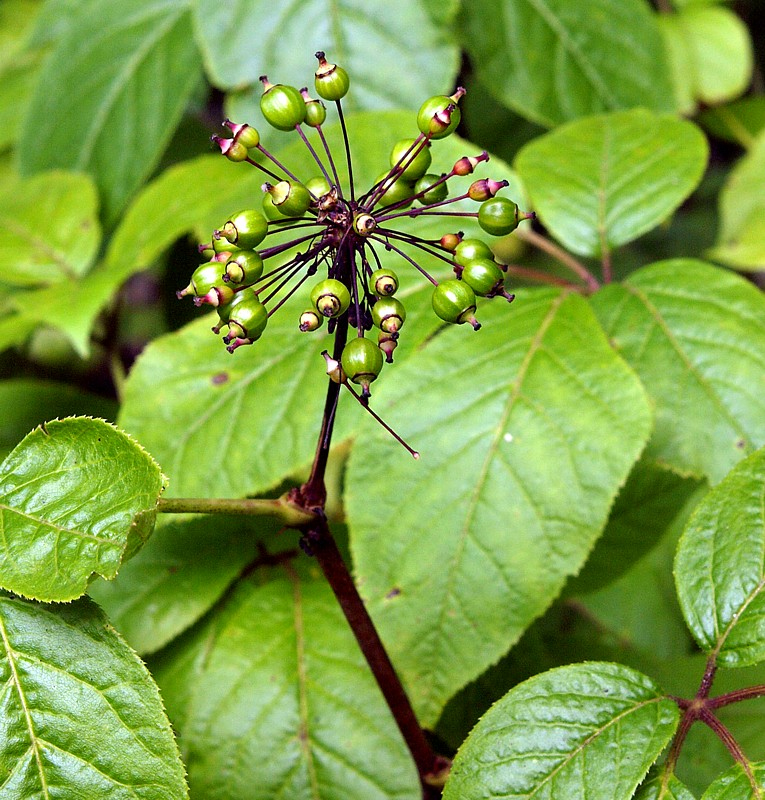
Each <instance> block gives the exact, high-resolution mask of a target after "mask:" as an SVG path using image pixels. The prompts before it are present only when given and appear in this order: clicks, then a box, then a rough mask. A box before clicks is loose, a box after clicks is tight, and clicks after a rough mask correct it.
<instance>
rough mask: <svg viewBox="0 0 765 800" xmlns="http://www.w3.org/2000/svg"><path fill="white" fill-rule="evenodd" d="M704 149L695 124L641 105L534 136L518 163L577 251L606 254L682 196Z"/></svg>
mask: <svg viewBox="0 0 765 800" xmlns="http://www.w3.org/2000/svg"><path fill="white" fill-rule="evenodd" d="M707 149H708V148H707V144H706V140H705V139H704V136H703V135H702V133H701V131H699V129H698V128H696V126H695V125H693V124H692V123H690V122H686V121H685V120H681V119H676V118H674V117H670V116H665V115H658V114H653V113H651V112H649V111H645V110H643V109H638V110H635V111H622V112H618V113H613V114H602V115H599V116H596V117H590V118H588V119H583V120H578V121H576V122H572V123H570V124H568V125H565V126H563V127H561V128H558V129H556V130H555V131H552V132H551V133H548V134H546V135H545V136H541V137H539V138H537V139H534V141H532V142H530V143H529V144H528V145H526V146H525V147H524V148H523V149H522V150H521V152H520V153H519V154H518V157H517V158H516V161H515V166H516V169H517V170H518V172H519V174H520V176H521V179H522V180H523V182H524V185H525V187H526V189H527V191H528V192H529V195H530V197H531V202H532V205H533V207H534V210H535V211H536V212H537V214H539V216H540V218H541V219H542V222H543V223H544V224H545V225H546V226H547V227H548V228H549V230H550V232H551V233H552V234H553V235H554V236H555V237H556V238H557V239H558V240H560V241H561V242H562V243H563V244H564V245H565V246H566V247H567V248H568V249H570V250H573V251H574V252H575V253H578V254H580V255H584V256H602V255H603V254H604V253H608V252H609V251H610V250H612V249H613V248H615V247H618V246H620V245H623V244H626V243H627V242H630V241H632V240H633V239H636V238H637V237H638V236H640V235H641V234H643V233H646V232H647V231H649V230H651V228H654V227H655V226H656V225H658V224H659V223H660V222H662V221H663V220H664V219H666V218H667V217H668V216H669V215H670V214H671V213H672V212H673V211H674V210H675V209H676V208H677V207H678V206H679V205H680V203H681V202H682V201H683V200H685V198H686V197H687V196H688V195H689V194H690V193H691V192H692V191H693V189H695V188H696V185H697V184H698V182H699V180H701V176H702V174H703V172H704V168H705V166H706V160H707Z"/></svg>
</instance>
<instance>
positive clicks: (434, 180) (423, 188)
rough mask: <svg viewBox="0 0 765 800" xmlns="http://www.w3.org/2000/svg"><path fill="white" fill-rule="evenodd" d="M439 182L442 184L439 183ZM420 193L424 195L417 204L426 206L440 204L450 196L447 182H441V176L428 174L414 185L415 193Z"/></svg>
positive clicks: (418, 199)
mask: <svg viewBox="0 0 765 800" xmlns="http://www.w3.org/2000/svg"><path fill="white" fill-rule="evenodd" d="M439 181H441V182H440V183H439ZM434 184H435V186H434ZM431 187H433V188H431ZM420 192H422V193H423V194H422V197H418V198H417V202H418V203H422V205H424V206H429V205H431V204H432V203H440V202H442V201H443V200H446V198H447V196H448V195H449V187H448V186H447V185H446V181H443V180H441V176H440V175H433V174H432V173H427V174H425V175H423V176H422V177H421V178H420V179H419V180H418V181H417V183H415V184H414V193H415V194H416V195H417V194H420Z"/></svg>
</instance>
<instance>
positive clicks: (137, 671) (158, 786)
mask: <svg viewBox="0 0 765 800" xmlns="http://www.w3.org/2000/svg"><path fill="white" fill-rule="evenodd" d="M0 643H1V647H0V675H1V676H2V684H3V724H2V726H0V785H1V786H2V796H3V797H7V798H20V797H28V798H32V797H39V798H43V797H45V798H47V797H54V796H59V797H72V798H74V797H83V798H84V797H88V798H96V797H109V798H115V800H128V798H136V797H140V798H142V800H170V798H172V800H182V798H187V797H188V793H187V790H186V784H185V781H184V770H183V765H182V764H181V761H180V758H179V754H178V749H177V747H176V744H175V742H174V740H173V734H172V731H171V730H170V724H169V722H168V721H167V717H166V716H165V714H164V711H163V710H162V701H161V700H160V697H159V694H158V692H157V687H156V686H155V685H154V682H153V681H152V679H151V677H150V675H149V673H148V672H147V670H146V668H145V667H144V665H143V664H142V663H141V661H140V659H138V657H137V656H136V655H135V653H133V652H132V651H131V650H130V649H129V648H128V647H127V645H125V643H124V642H123V641H122V640H121V639H120V638H119V636H117V635H116V634H115V632H114V630H113V629H112V628H111V626H110V625H109V623H108V622H107V621H106V619H105V617H104V615H103V613H102V612H101V611H99V609H98V608H97V607H96V606H95V605H94V604H93V603H91V602H90V601H88V600H85V599H83V600H79V601H78V602H77V603H74V604H73V605H71V606H43V605H38V604H37V603H30V602H26V601H23V600H20V599H12V598H10V597H3V596H0Z"/></svg>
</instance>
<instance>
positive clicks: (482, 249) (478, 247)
mask: <svg viewBox="0 0 765 800" xmlns="http://www.w3.org/2000/svg"><path fill="white" fill-rule="evenodd" d="M476 258H488V259H491V260H493V259H494V253H493V252H492V250H491V248H490V247H489V245H488V244H486V242H484V241H481V239H463V240H462V241H461V242H460V243H459V244H458V245H457V246H456V247H455V248H454V260H455V261H456V262H457V263H458V264H461V265H462V266H463V267H464V266H465V264H467V263H468V261H475V259H476Z"/></svg>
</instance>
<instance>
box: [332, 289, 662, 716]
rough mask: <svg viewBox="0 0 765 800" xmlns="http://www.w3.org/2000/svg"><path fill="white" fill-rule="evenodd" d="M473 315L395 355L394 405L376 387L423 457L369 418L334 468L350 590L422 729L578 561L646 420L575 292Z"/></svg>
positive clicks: (389, 415) (382, 407)
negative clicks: (342, 493) (341, 488)
mask: <svg viewBox="0 0 765 800" xmlns="http://www.w3.org/2000/svg"><path fill="white" fill-rule="evenodd" d="M480 317H481V319H482V320H483V321H484V327H483V328H482V330H481V331H480V333H479V334H477V335H472V334H471V332H470V331H466V330H465V329H464V328H459V329H450V330H446V331H443V332H442V333H440V334H439V335H438V336H437V337H435V338H434V339H433V340H432V341H431V342H430V344H429V345H428V346H427V347H426V348H425V349H424V350H423V351H422V353H420V354H418V357H417V359H416V360H415V359H414V358H412V359H410V361H408V362H407V363H405V364H403V365H401V367H399V368H398V374H397V378H398V380H397V383H396V384H395V387H394V390H393V392H394V394H395V396H396V398H397V401H394V402H391V401H390V400H388V401H387V402H386V398H390V397H391V394H387V393H386V389H387V387H386V386H383V387H381V389H380V391H379V395H380V400H381V401H382V402H381V403H380V402H378V403H377V404H376V406H375V407H376V408H377V410H378V412H381V413H382V414H383V416H384V417H385V418H386V419H388V421H389V422H391V423H393V424H394V425H395V427H396V429H397V430H398V431H399V433H401V434H402V435H403V436H404V437H405V438H406V439H408V440H409V441H410V442H411V443H412V444H413V445H414V446H415V447H416V448H417V449H418V450H419V451H420V452H421V454H422V458H421V459H420V460H419V461H417V462H415V461H413V460H412V461H410V460H409V459H408V458H406V457H405V455H404V453H403V451H401V450H400V448H399V446H398V445H397V444H396V442H394V441H392V440H391V438H390V437H389V436H387V435H383V434H384V432H382V431H378V430H377V429H376V428H373V427H372V426H371V425H367V426H365V428H364V429H363V435H362V436H360V437H359V439H357V441H356V442H355V444H354V448H353V450H352V452H351V458H350V461H349V465H348V475H347V480H346V485H347V490H346V494H347V509H348V519H349V524H350V528H351V547H352V552H353V555H354V562H355V565H356V573H357V577H358V582H359V586H360V589H361V592H362V594H363V595H364V596H365V599H366V601H367V603H368V605H369V608H370V611H371V613H372V615H373V617H374V619H375V622H376V624H377V625H378V626H379V629H380V631H381V633H382V635H383V638H384V639H385V640H386V643H387V645H388V647H389V648H390V650H391V655H392V658H393V661H394V663H395V664H396V666H397V668H398V670H399V671H400V673H401V674H402V676H403V678H404V680H405V682H406V684H407V686H408V689H409V692H410V696H411V698H412V700H413V702H414V706H415V709H416V710H417V711H418V713H419V714H420V715H421V717H422V719H423V722H424V724H426V725H430V724H432V723H434V722H435V720H436V719H437V718H438V715H439V713H440V711H441V709H442V708H443V705H444V703H445V702H446V701H447V700H448V698H449V697H450V696H451V695H452V694H454V693H455V692H456V691H457V690H458V689H459V688H460V687H461V686H463V685H464V684H465V683H467V682H468V681H469V680H472V679H473V678H475V677H476V676H477V675H479V674H480V673H481V672H483V671H484V669H486V667H487V666H489V665H490V664H491V663H492V662H494V661H496V660H497V659H498V658H499V657H500V656H501V655H502V654H503V653H504V652H505V651H506V650H507V649H508V648H509V647H510V646H511V645H512V644H513V643H514V642H515V641H517V639H518V638H519V637H520V635H521V633H522V632H523V631H524V630H525V629H526V628H527V627H528V626H529V624H530V623H531V622H532V621H533V620H534V619H535V618H536V617H537V616H539V615H540V614H541V613H542V612H543V611H544V610H545V609H546V608H547V607H548V606H549V604H550V602H551V601H552V600H553V598H554V597H555V596H556V595H557V594H558V592H559V591H560V590H561V588H562V586H563V583H564V582H565V579H566V577H567V576H569V575H571V574H574V573H575V572H576V571H577V570H578V569H579V568H580V567H581V565H582V563H583V562H584V560H585V558H586V556H587V554H588V553H589V551H590V549H591V548H592V546H593V544H594V542H595V540H596V539H597V537H598V536H599V535H600V533H601V532H602V530H603V527H604V525H605V523H606V518H607V516H608V510H609V508H610V506H611V504H612V502H613V500H614V497H615V495H616V493H617V491H618V489H619V487H620V486H621V485H622V484H623V483H624V481H625V479H626V477H627V474H628V473H629V470H630V468H631V467H632V465H633V463H634V462H635V460H636V458H637V456H638V455H639V453H640V451H641V449H642V448H643V446H644V445H645V442H646V441H647V439H648V435H649V432H650V426H651V413H650V409H649V407H648V404H647V400H646V397H645V395H644V393H643V390H642V388H641V386H640V384H639V383H638V381H637V379H636V378H635V376H634V374H633V373H632V372H631V370H630V369H628V368H627V367H626V365H625V364H624V363H623V362H622V360H621V359H620V358H619V357H618V356H617V355H616V354H615V353H614V352H613V350H612V349H611V347H610V346H609V344H608V342H607V341H606V339H605V337H604V336H603V333H602V331H601V329H600V327H599V326H598V324H597V322H596V320H595V318H594V316H593V314H592V312H591V311H590V309H589V308H588V306H587V303H586V301H584V300H583V299H582V298H581V297H578V296H574V295H570V294H565V293H564V294H558V293H554V292H550V291H546V290H544V291H539V290H537V291H535V290H529V291H528V292H524V293H523V296H522V298H521V301H520V302H517V305H515V306H514V307H512V308H510V309H508V307H507V306H506V305H505V303H501V304H497V303H494V304H492V305H487V306H486V307H482V308H481V309H480ZM401 387H406V391H402V390H401ZM423 409H427V413H425V414H424V413H423ZM393 459H397V462H396V471H395V473H391V472H390V471H389V470H388V469H381V465H382V464H389V463H391V461H392V460H393ZM497 609H502V613H500V614H498V613H497Z"/></svg>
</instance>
